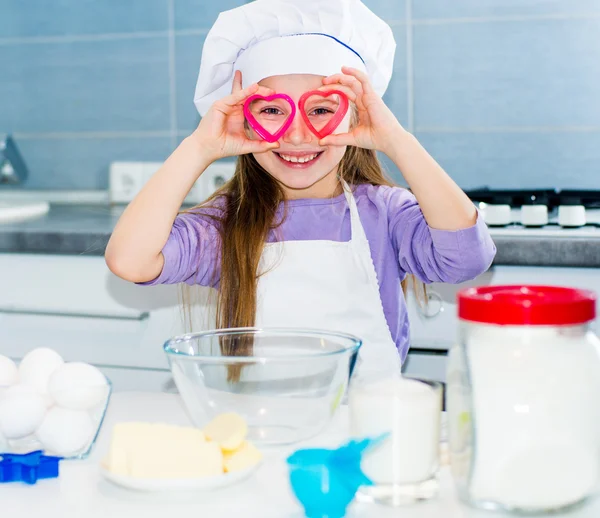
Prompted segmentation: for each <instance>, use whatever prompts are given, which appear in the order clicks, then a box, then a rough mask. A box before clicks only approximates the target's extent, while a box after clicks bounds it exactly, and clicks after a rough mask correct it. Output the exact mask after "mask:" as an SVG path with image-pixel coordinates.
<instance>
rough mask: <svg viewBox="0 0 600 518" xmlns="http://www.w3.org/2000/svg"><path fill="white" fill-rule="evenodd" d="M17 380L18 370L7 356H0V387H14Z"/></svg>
mask: <svg viewBox="0 0 600 518" xmlns="http://www.w3.org/2000/svg"><path fill="white" fill-rule="evenodd" d="M18 380H19V369H17V365H16V364H15V362H13V361H12V360H11V359H10V358H9V357H8V356H2V355H0V387H8V386H9V385H14V384H15V383H16V382H17V381H18Z"/></svg>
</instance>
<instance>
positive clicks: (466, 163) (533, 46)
mask: <svg viewBox="0 0 600 518" xmlns="http://www.w3.org/2000/svg"><path fill="white" fill-rule="evenodd" d="M241 3H242V0H219V1H218V2H215V1H212V0H53V1H52V2H49V1H47V0H21V1H20V2H17V1H15V0H7V1H3V2H0V133H2V132H12V133H14V134H15V138H16V141H17V143H18V145H19V146H20V148H21V150H22V153H23V156H24V158H25V160H26V161H27V163H28V165H29V168H30V171H31V174H30V178H29V181H28V183H27V185H26V186H25V187H27V188H31V189H106V188H107V185H108V169H109V164H110V162H112V161H124V160H133V161H161V160H164V159H165V158H166V157H167V156H168V154H169V153H170V152H171V150H172V149H173V148H174V147H175V146H176V145H177V143H178V142H179V141H180V140H181V138H183V137H184V136H186V135H188V134H189V133H190V132H191V131H192V130H193V128H194V127H195V125H196V124H197V123H198V115H197V113H196V111H195V108H194V106H193V102H192V98H193V91H194V86H195V82H196V76H197V73H198V67H199V63H200V56H201V52H202V43H203V41H204V37H205V35H206V32H207V30H208V29H209V28H210V26H211V25H212V23H213V21H214V20H215V18H216V16H217V14H218V11H220V10H225V9H229V8H232V7H235V6H237V5H239V4H241ZM366 4H367V5H368V6H369V7H371V8H372V9H373V10H374V11H375V12H376V13H377V14H379V15H380V16H382V17H384V18H385V19H386V20H387V21H388V22H389V23H390V25H391V26H392V27H393V30H394V33H395V36H396V40H397V44H398V47H397V53H396V63H395V70H394V78H393V79H392V83H391V85H390V89H389V91H388V93H387V94H386V97H385V99H386V101H387V102H388V104H389V105H390V106H391V108H392V109H393V110H394V112H395V113H396V115H397V116H398V118H399V119H400V121H401V122H402V123H403V124H404V125H405V126H406V127H407V128H408V129H410V130H411V131H413V132H414V133H415V134H416V135H417V137H418V138H419V140H420V141H421V142H422V143H423V144H424V145H425V147H427V148H428V149H429V151H430V152H431V153H432V154H433V155H434V157H435V158H436V159H438V160H439V161H440V162H441V164H442V165H443V166H444V167H445V168H446V169H447V170H448V171H449V172H450V174H451V175H452V176H453V177H454V178H455V179H457V181H458V182H459V183H460V184H461V186H463V187H465V188H470V187H475V186H482V185H490V186H492V187H496V188H499V187H507V188H514V187H518V186H527V187H542V186H543V187H547V186H558V187H567V186H570V187H578V188H598V187H599V186H600V96H598V85H599V84H600V36H599V35H600V2H599V1H598V0H366ZM393 174H394V175H395V177H396V179H397V180H399V179H400V176H399V174H398V173H397V172H395V173H393Z"/></svg>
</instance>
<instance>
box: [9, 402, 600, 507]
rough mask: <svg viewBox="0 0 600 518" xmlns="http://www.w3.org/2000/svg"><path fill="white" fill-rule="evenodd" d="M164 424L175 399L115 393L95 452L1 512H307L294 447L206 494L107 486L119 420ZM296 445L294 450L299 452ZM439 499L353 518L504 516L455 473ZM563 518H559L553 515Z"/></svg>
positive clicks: (176, 406)
mask: <svg viewBox="0 0 600 518" xmlns="http://www.w3.org/2000/svg"><path fill="white" fill-rule="evenodd" d="M131 420H143V421H162V422H167V423H171V424H180V425H189V421H188V419H187V417H186V414H185V411H184V409H183V407H182V404H181V402H180V399H179V397H178V396H177V395H175V394H164V393H163V394H160V393H139V392H118V393H115V394H113V397H112V400H111V403H110V406H109V410H108V412H107V415H106V419H105V422H104V425H103V427H102V431H101V433H100V435H99V438H98V442H97V444H96V447H95V448H94V450H93V453H92V455H91V456H90V458H88V459H87V460H83V461H63V462H62V463H61V474H60V477H59V478H58V479H53V480H42V481H39V482H38V483H37V484H36V485H33V486H27V485H25V484H20V483H19V484H4V485H0V506H1V507H0V508H1V512H2V515H4V516H10V517H11V518H35V517H44V518H96V517H98V518H99V517H102V518H109V517H110V518H133V517H136V516H140V517H144V518H166V517H170V518H188V517H189V518H235V517H240V518H302V517H303V516H304V514H303V512H302V509H301V507H300V506H299V504H298V503H297V502H296V500H295V499H294V496H293V494H292V492H291V490H290V488H289V484H288V477H287V470H286V465H285V458H286V456H287V454H288V453H289V452H290V449H287V450H283V449H281V450H280V449H267V450H266V451H265V450H263V451H264V453H265V460H264V462H263V463H262V465H261V466H260V467H259V469H258V471H257V472H256V473H255V474H254V475H253V476H252V477H251V478H249V479H247V480H245V481H243V482H240V483H238V484H236V485H234V486H230V487H228V488H222V489H219V490H213V491H210V492H207V493H202V492H194V493H170V494H162V493H161V494H158V493H141V492H134V491H129V490H126V489H123V488H120V487H118V486H115V485H112V484H111V483H109V482H108V481H106V480H105V479H104V478H103V477H102V475H101V474H100V472H99V469H98V466H99V462H100V460H101V459H102V458H103V457H104V455H106V452H107V451H108V447H109V440H110V432H111V429H112V426H113V425H114V424H115V423H116V422H119V421H131ZM345 430H347V412H346V411H345V408H342V409H341V411H340V412H339V413H338V415H337V416H336V419H334V421H333V422H332V423H331V425H330V426H329V428H328V429H327V430H326V432H324V433H323V434H321V435H320V436H319V437H317V438H315V439H312V440H310V441H308V442H306V443H304V444H301V445H296V446H295V448H298V447H303V446H314V445H319V446H333V445H337V444H339V443H340V442H342V441H344V440H345V438H346V436H345ZM295 448H294V449H295ZM440 483H441V489H440V494H439V496H438V497H437V498H436V499H435V500H432V501H430V502H427V503H420V504H416V505H411V506H407V507H402V508H396V509H394V508H388V507H383V506H379V505H373V504H364V503H360V504H359V503H355V504H353V505H352V506H351V507H350V508H349V510H348V514H347V517H348V518H387V517H390V518H391V517H398V516H402V517H403V518H442V517H443V518H494V517H500V516H503V515H500V514H497V513H489V512H485V511H478V510H474V509H470V508H468V507H466V506H463V505H462V504H460V503H459V502H458V500H457V498H456V494H455V491H454V488H453V485H452V480H451V477H450V473H449V470H448V468H444V469H442V471H441V473H440ZM553 516H554V518H557V517H558V516H559V515H553ZM568 516H569V518H597V517H598V516H600V499H598V498H597V499H594V500H593V501H591V502H590V503H588V504H587V505H585V506H583V507H581V508H579V509H578V510H576V511H575V512H572V513H569V515H568Z"/></svg>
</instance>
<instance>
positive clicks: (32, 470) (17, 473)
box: [0, 451, 62, 484]
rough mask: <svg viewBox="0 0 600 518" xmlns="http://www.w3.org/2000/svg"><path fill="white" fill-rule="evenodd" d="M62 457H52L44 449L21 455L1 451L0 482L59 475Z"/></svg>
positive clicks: (27, 480) (30, 479)
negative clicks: (44, 452) (45, 453)
mask: <svg viewBox="0 0 600 518" xmlns="http://www.w3.org/2000/svg"><path fill="white" fill-rule="evenodd" d="M61 460H62V457H50V456H46V455H44V454H43V452H42V451H32V452H31V453H25V454H21V455H17V454H12V453H0V483H7V482H25V483H26V484H35V483H36V482H37V481H38V480H41V479H46V478H56V477H58V463H59V462H60V461H61Z"/></svg>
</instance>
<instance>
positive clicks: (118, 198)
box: [109, 161, 235, 204]
mask: <svg viewBox="0 0 600 518" xmlns="http://www.w3.org/2000/svg"><path fill="white" fill-rule="evenodd" d="M161 166H162V163H161V162H113V163H111V165H110V172H109V194H110V201H111V203H129V202H130V201H131V200H132V199H133V198H134V197H135V196H136V194H137V193H138V192H140V190H141V189H142V187H143V186H144V184H145V183H146V182H147V181H148V180H149V179H150V177H151V176H152V175H153V174H154V173H155V172H156V171H158V169H159V168H160V167H161ZM234 172H235V162H231V161H221V162H214V163H213V164H211V165H210V166H209V167H208V168H207V169H206V171H204V173H202V175H201V176H200V178H199V179H198V180H197V181H196V183H195V184H194V185H193V187H192V188H191V190H190V192H189V194H188V196H187V197H186V199H185V202H184V203H186V204H197V203H201V202H202V201H204V200H205V199H206V198H208V197H209V196H210V195H211V194H212V193H213V192H215V190H217V189H218V188H219V187H221V186H222V185H223V184H224V183H225V182H227V181H228V180H229V179H230V178H231V177H232V176H233V173H234Z"/></svg>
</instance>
